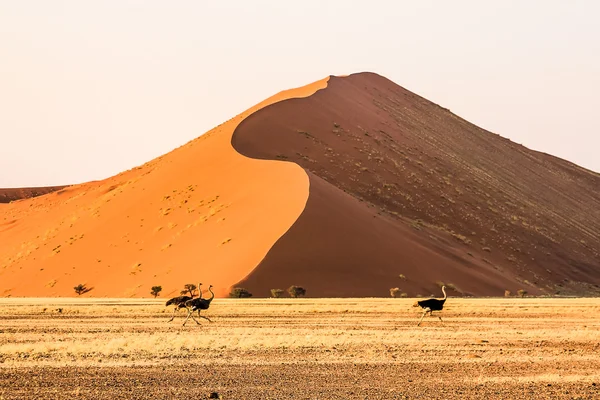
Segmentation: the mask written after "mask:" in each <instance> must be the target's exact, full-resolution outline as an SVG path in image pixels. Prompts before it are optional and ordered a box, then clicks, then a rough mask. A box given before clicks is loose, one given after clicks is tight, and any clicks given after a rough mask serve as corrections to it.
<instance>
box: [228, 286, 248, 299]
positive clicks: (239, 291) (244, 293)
mask: <svg viewBox="0 0 600 400" xmlns="http://www.w3.org/2000/svg"><path fill="white" fill-rule="evenodd" d="M229 297H233V298H236V299H241V298H243V297H252V293H250V292H249V291H248V290H247V289H244V288H239V287H236V288H233V289H231V292H230V293H229Z"/></svg>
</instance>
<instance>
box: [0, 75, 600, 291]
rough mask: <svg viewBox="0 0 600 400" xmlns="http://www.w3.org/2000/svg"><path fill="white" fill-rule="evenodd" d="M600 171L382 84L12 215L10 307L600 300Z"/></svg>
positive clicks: (315, 88)
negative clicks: (53, 301)
mask: <svg viewBox="0 0 600 400" xmlns="http://www.w3.org/2000/svg"><path fill="white" fill-rule="evenodd" d="M599 188H600V175H598V174H596V173H594V172H591V171H588V170H585V169H583V168H581V167H578V166H576V165H574V164H572V163H569V162H566V161H564V160H561V159H558V158H555V157H552V156H549V155H546V154H543V153H539V152H535V151H531V150H529V149H527V148H525V147H523V146H521V145H518V144H515V143H513V142H511V141H509V140H507V139H504V138H502V137H500V136H498V135H495V134H492V133H490V132H487V131H485V130H482V129H480V128H478V127H476V126H474V125H472V124H470V123H468V122H467V121H465V120H463V119H461V118H459V117H457V116H456V115H454V114H452V113H451V112H449V111H448V110H447V109H444V108H442V107H440V106H438V105H436V104H434V103H431V102H430V101H428V100H426V99H424V98H422V97H419V96H417V95H416V94H414V93H411V92H409V91H407V90H405V89H403V88H402V87H400V86H398V85H396V84H395V83H393V82H391V81H389V80H387V79H385V78H383V77H381V76H379V75H376V74H372V73H361V74H353V75H349V76H345V77H329V78H326V79H323V80H320V81H318V82H315V83H313V84H310V85H307V86H305V87H302V88H298V89H293V90H288V91H284V92H281V93H279V94H277V95H275V96H273V97H271V98H269V99H267V100H265V101H264V102H262V103H260V104H258V105H256V106H255V107H253V108H251V109H249V110H247V111H246V112H244V113H242V114H240V115H238V116H236V117H235V118H232V119H231V120H229V121H227V122H225V123H224V124H221V125H220V126H218V127H216V128H214V129H213V130H211V131H209V132H207V133H206V134H204V135H202V136H201V137H199V138H198V139H195V140H193V141H191V142H189V143H187V144H186V145H184V146H182V147H180V148H178V149H176V150H174V151H172V152H170V153H168V154H166V155H164V156H162V157H159V158H157V159H155V160H152V161H150V162H148V163H146V164H144V165H142V166H140V167H138V168H134V169H132V170H129V171H126V172H124V173H122V174H119V175H117V176H115V177H111V178H109V179H106V180H104V181H100V182H90V183H86V184H82V185H75V186H70V187H66V188H63V189H61V190H58V191H55V192H53V193H50V194H46V195H43V196H40V197H35V198H29V199H23V200H19V201H16V202H12V203H10V204H0V296H50V297H52V296H72V295H74V292H73V286H75V285H76V284H78V283H86V284H87V285H88V286H89V287H93V290H92V291H90V292H88V293H87V294H85V295H84V296H91V297H100V296H109V297H123V296H125V297H127V296H132V297H141V296H146V297H147V296H149V291H150V287H151V286H153V285H161V286H163V288H164V290H163V293H162V296H163V297H166V296H169V295H172V294H176V293H178V292H179V290H180V289H181V287H182V286H183V284H185V283H196V282H198V281H201V282H202V283H204V284H205V285H208V284H213V285H214V286H215V287H216V289H217V295H218V296H224V295H226V294H227V293H228V290H229V289H230V287H231V286H232V285H236V286H237V285H239V286H243V287H246V288H248V289H249V290H250V291H251V292H252V293H253V294H254V295H255V296H260V297H264V296H268V295H269V290H270V289H273V288H281V289H285V288H287V287H289V286H290V285H293V284H295V285H302V286H304V287H305V288H306V289H307V291H308V292H307V294H308V295H309V296H315V297H316V296H388V295H389V294H388V290H389V289H390V288H391V287H399V288H401V291H402V292H404V293H406V294H407V295H409V296H415V295H429V294H431V293H434V294H439V288H438V285H439V284H441V282H444V283H446V284H447V285H449V286H450V287H451V288H453V289H451V290H450V294H451V295H459V294H472V295H496V296H498V295H500V296H501V295H504V291H505V290H507V289H508V290H510V291H512V292H513V293H514V292H516V291H517V290H519V289H523V290H526V291H527V292H529V293H532V294H557V293H558V294H572V293H576V294H586V295H589V294H598V293H599V289H600V286H598V285H600V254H599V252H600V247H599V245H598V243H600V240H599V238H600V190H599Z"/></svg>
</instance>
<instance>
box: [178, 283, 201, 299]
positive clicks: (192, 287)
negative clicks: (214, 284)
mask: <svg viewBox="0 0 600 400" xmlns="http://www.w3.org/2000/svg"><path fill="white" fill-rule="evenodd" d="M196 289H197V287H196V285H194V284H193V283H187V284H186V285H185V286H184V289H183V290H182V291H181V292H179V293H180V294H181V295H182V296H184V295H186V294H188V293H189V294H190V297H194V290H196Z"/></svg>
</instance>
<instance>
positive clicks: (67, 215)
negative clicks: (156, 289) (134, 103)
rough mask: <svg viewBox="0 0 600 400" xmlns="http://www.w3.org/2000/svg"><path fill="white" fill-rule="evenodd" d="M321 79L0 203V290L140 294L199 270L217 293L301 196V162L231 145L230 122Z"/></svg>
mask: <svg viewBox="0 0 600 400" xmlns="http://www.w3.org/2000/svg"><path fill="white" fill-rule="evenodd" d="M326 85H327V79H323V80H321V81H318V82H315V83H313V84H310V85H307V86H305V87H302V88H298V89H293V90H287V91H284V92H281V93H279V94H277V95H275V96H273V97H271V98H269V99H267V100H265V101H263V102H262V103H260V104H258V105H257V106H255V107H253V108H251V109H249V110H247V111H246V112H244V113H242V114H240V115H238V116H237V117H235V118H232V119H230V120H229V121H227V122H225V123H223V124H221V125H219V126H218V127H216V128H214V129H212V130H211V131H209V132H207V133H206V134H204V135H202V136H200V137H199V138H197V139H195V140H193V141H191V142H189V143H187V144H186V145H184V146H181V147H179V148H177V149H175V150H173V151H172V152H170V153H168V154H166V155H164V156H162V157H159V158H157V159H155V160H152V161H150V162H148V163H146V164H144V165H142V166H140V167H137V168H134V169H132V170H129V171H126V172H123V173H121V174H119V175H117V176H114V177H111V178H108V179H106V180H103V181H98V182H89V183H85V184H81V185H74V186H70V187H67V188H65V189H63V190H59V191H56V192H54V193H50V194H47V195H44V196H40V197H35V198H32V199H25V200H21V201H17V202H13V203H10V204H0V296H73V295H74V291H73V287H74V286H75V285H77V284H79V283H85V284H86V285H87V286H88V287H92V288H93V289H92V290H91V291H90V292H88V293H87V294H85V296H92V297H100V296H109V297H127V296H136V297H139V296H149V295H150V288H151V286H154V285H160V286H162V287H163V292H162V293H161V296H165V297H166V296H170V295H178V294H179V290H180V289H182V287H183V285H184V284H186V283H197V282H199V281H200V282H202V283H204V284H205V285H208V284H212V285H214V286H215V289H216V294H217V295H218V296H219V295H220V296H222V295H224V294H226V293H227V292H228V289H229V287H230V286H231V285H232V284H233V283H235V282H237V281H239V280H240V279H242V278H243V277H244V276H246V275H248V274H249V273H250V271H252V269H253V268H255V267H256V265H258V263H259V262H260V261H261V260H262V259H263V258H264V257H265V255H266V253H267V252H268V250H269V249H270V248H271V246H272V245H273V243H274V242H276V240H277V239H278V238H279V237H281V236H282V235H283V234H284V233H285V232H286V231H287V230H288V229H289V227H290V226H291V225H292V224H293V222H294V221H295V220H296V219H297V218H298V216H299V215H300V214H301V212H302V210H303V209H304V206H305V204H306V200H307V197H308V178H307V176H306V173H305V172H304V170H303V169H302V168H300V167H299V166H298V165H297V164H293V163H282V162H277V161H266V160H256V159H251V158H247V157H244V156H242V155H240V154H239V153H238V152H236V151H235V150H234V149H233V148H232V146H231V136H232V134H233V131H234V129H235V128H236V127H237V125H238V124H239V123H240V122H241V121H242V120H243V119H244V118H246V117H247V116H248V115H250V114H251V113H252V112H255V111H256V110H258V109H260V108H261V107H264V106H267V105H269V104H271V103H273V102H277V101H281V100H284V99H287V98H290V97H301V96H308V95H310V94H312V93H314V92H315V91H317V90H319V89H322V88H324V87H325V86H326ZM165 134H168V132H165ZM205 289H206V287H205Z"/></svg>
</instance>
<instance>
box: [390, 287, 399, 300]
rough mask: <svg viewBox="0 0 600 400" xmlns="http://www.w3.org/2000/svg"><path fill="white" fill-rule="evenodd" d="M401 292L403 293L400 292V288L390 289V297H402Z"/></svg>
mask: <svg viewBox="0 0 600 400" xmlns="http://www.w3.org/2000/svg"><path fill="white" fill-rule="evenodd" d="M401 292H402V291H401V290H400V288H397V287H395V288H391V289H390V296H392V297H393V298H396V297H400V293H401Z"/></svg>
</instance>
